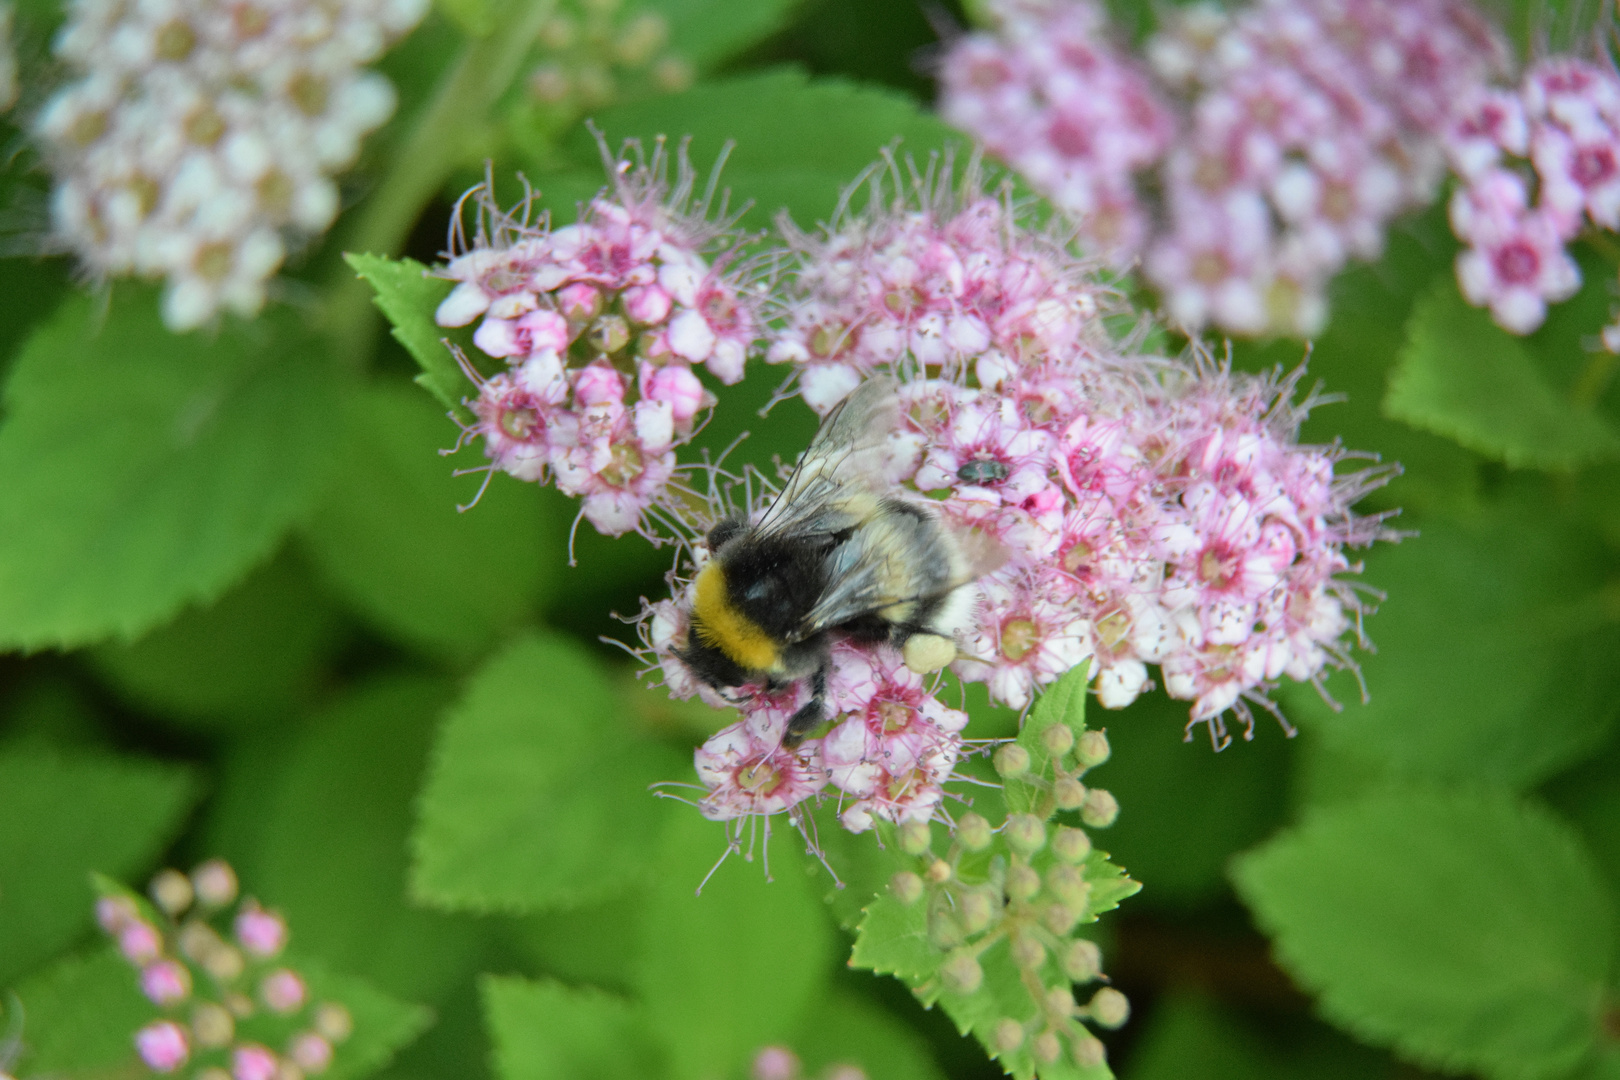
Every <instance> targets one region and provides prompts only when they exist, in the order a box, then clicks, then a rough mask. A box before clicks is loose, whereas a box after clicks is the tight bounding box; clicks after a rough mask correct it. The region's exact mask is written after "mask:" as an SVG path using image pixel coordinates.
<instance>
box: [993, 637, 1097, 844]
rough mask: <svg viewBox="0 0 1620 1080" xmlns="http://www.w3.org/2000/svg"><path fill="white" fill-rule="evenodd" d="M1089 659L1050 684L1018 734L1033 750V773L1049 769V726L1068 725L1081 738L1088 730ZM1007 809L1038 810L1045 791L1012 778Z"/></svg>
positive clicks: (1023, 811)
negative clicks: (1044, 740)
mask: <svg viewBox="0 0 1620 1080" xmlns="http://www.w3.org/2000/svg"><path fill="white" fill-rule="evenodd" d="M1090 671H1091V664H1090V662H1089V661H1087V662H1086V663H1082V664H1081V665H1079V666H1078V667H1075V668H1072V669H1071V670H1070V671H1068V672H1067V673H1066V674H1064V675H1063V677H1062V678H1060V679H1058V681H1057V682H1055V683H1053V684H1052V685H1051V686H1048V687H1047V688H1046V690H1045V691H1044V692H1043V693H1042V694H1041V696H1040V700H1038V701H1036V702H1035V708H1034V709H1033V710H1031V711H1030V714H1029V719H1028V720H1026V721H1025V722H1024V729H1023V730H1022V731H1020V732H1019V733H1018V745H1019V746H1022V747H1023V748H1024V749H1025V750H1027V751H1028V752H1029V762H1030V764H1029V775H1030V776H1040V775H1042V774H1043V773H1045V772H1046V771H1047V765H1048V764H1049V763H1050V761H1051V759H1052V755H1051V754H1050V753H1049V752H1048V751H1047V749H1046V745H1045V743H1043V742H1042V741H1041V740H1042V738H1043V737H1044V736H1045V734H1046V729H1047V728H1050V727H1053V726H1054V725H1057V724H1066V725H1068V727H1069V728H1070V729H1071V730H1072V731H1073V732H1074V734H1075V737H1076V738H1078V737H1079V736H1080V733H1081V732H1083V731H1085V730H1086V692H1087V685H1088V684H1089V682H1090V678H1091V676H1090ZM1005 791H1006V797H1007V809H1008V810H1009V811H1010V812H1012V813H1015V814H1028V813H1031V812H1033V811H1034V810H1035V809H1036V806H1037V804H1038V803H1039V802H1040V800H1041V796H1042V795H1043V794H1044V792H1043V791H1042V790H1041V789H1040V788H1038V787H1036V786H1035V785H1034V784H1031V783H1028V782H1026V781H1023V780H1009V781H1008V782H1007V783H1006V785H1005Z"/></svg>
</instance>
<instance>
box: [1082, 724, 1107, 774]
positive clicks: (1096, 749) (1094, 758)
mask: <svg viewBox="0 0 1620 1080" xmlns="http://www.w3.org/2000/svg"><path fill="white" fill-rule="evenodd" d="M1112 752H1113V751H1111V750H1110V749H1109V747H1108V736H1107V735H1104V734H1103V733H1102V732H1100V731H1088V732H1086V733H1085V734H1084V735H1082V736H1080V749H1078V750H1076V751H1075V752H1074V756H1075V760H1077V761H1079V762H1080V764H1082V765H1084V766H1085V767H1086V768H1088V769H1089V768H1091V767H1092V766H1093V765H1101V764H1102V763H1103V762H1105V761H1107V760H1108V755H1109V754H1110V753H1112Z"/></svg>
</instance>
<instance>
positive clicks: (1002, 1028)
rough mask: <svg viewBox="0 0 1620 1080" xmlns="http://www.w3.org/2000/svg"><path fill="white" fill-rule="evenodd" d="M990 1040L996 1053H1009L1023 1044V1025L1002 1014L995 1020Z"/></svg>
mask: <svg viewBox="0 0 1620 1080" xmlns="http://www.w3.org/2000/svg"><path fill="white" fill-rule="evenodd" d="M990 1042H991V1045H992V1046H994V1047H995V1050H996V1053H998V1054H1010V1053H1012V1052H1013V1051H1014V1050H1017V1049H1018V1048H1019V1047H1020V1046H1023V1045H1024V1025H1023V1024H1020V1023H1019V1022H1018V1021H1016V1020H1014V1019H1013V1018H1012V1017H1010V1016H1003V1017H1002V1018H1001V1019H1000V1020H997V1021H996V1027H995V1030H994V1031H993V1032H992V1033H991V1036H990Z"/></svg>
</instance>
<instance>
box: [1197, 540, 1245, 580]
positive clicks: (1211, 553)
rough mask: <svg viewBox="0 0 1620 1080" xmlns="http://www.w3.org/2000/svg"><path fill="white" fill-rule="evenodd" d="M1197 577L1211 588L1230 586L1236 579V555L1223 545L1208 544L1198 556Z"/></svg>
mask: <svg viewBox="0 0 1620 1080" xmlns="http://www.w3.org/2000/svg"><path fill="white" fill-rule="evenodd" d="M1198 578H1199V580H1200V581H1202V582H1204V584H1206V585H1209V586H1210V587H1212V588H1216V589H1227V588H1230V587H1231V585H1232V582H1233V581H1235V580H1236V579H1237V556H1236V555H1235V554H1234V553H1232V552H1231V551H1228V550H1227V549H1226V548H1225V547H1224V546H1223V545H1219V544H1212V545H1210V546H1209V547H1207V548H1205V549H1204V553H1203V555H1201V556H1199V559H1198Z"/></svg>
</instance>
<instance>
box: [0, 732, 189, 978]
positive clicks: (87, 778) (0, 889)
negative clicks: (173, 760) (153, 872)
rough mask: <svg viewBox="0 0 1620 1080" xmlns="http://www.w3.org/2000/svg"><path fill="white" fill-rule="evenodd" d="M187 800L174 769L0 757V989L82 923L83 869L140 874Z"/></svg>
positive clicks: (133, 762)
mask: <svg viewBox="0 0 1620 1080" xmlns="http://www.w3.org/2000/svg"><path fill="white" fill-rule="evenodd" d="M196 797H197V785H196V783H195V781H194V780H193V777H192V774H191V772H190V771H189V770H187V769H184V768H180V767H178V766H174V765H161V764H158V763H156V762H151V761H143V760H140V759H137V758H114V757H104V756H87V755H65V754H56V753H53V752H51V751H49V750H45V749H42V748H21V747H19V748H17V749H12V750H6V751H0V986H4V985H5V984H7V983H9V982H10V981H11V980H13V979H15V978H16V977H17V976H18V975H21V974H23V973H24V972H26V971H28V970H29V969H30V968H31V967H33V966H34V965H36V964H38V963H40V962H41V961H43V960H45V959H47V958H49V957H50V956H51V955H52V954H53V953H56V952H58V951H60V950H61V949H63V948H64V947H66V946H67V945H70V944H71V943H72V942H73V940H74V939H75V938H76V937H78V936H79V935H80V934H82V933H83V932H84V931H85V930H86V929H87V928H88V927H89V926H90V913H91V907H92V904H93V903H94V900H95V895H94V893H92V892H91V890H90V882H89V875H90V873H91V871H101V872H102V873H105V874H108V875H112V876H115V877H128V876H131V875H134V874H139V873H142V872H144V871H146V870H147V869H149V868H150V866H151V862H152V860H154V859H155V858H157V856H158V854H159V853H160V852H161V851H162V850H163V849H164V848H165V847H167V846H168V844H169V841H170V840H172V839H173V838H174V834H175V833H176V832H177V831H178V830H179V828H180V824H181V822H182V821H183V820H184V818H185V815H186V813H187V811H189V810H190V809H191V805H192V802H193V801H194V800H195V799H196Z"/></svg>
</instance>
